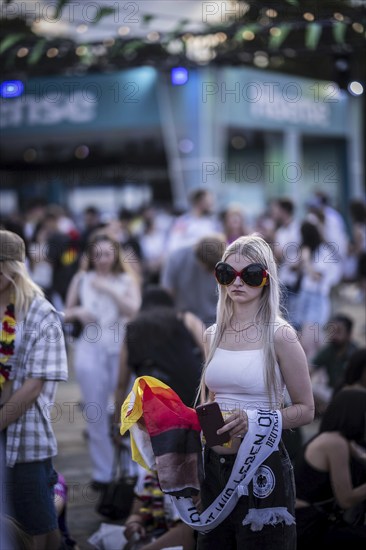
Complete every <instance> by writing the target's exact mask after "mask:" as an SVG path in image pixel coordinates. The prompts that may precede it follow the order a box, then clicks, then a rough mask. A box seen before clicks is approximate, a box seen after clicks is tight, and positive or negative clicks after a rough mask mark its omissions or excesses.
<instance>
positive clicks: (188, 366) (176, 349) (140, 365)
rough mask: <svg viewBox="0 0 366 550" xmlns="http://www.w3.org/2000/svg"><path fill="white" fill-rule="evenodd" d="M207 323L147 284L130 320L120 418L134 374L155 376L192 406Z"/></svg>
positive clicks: (122, 367)
mask: <svg viewBox="0 0 366 550" xmlns="http://www.w3.org/2000/svg"><path fill="white" fill-rule="evenodd" d="M204 332H205V325H204V324H203V323H202V321H201V320H200V319H199V318H198V317H196V316H195V315H193V314H192V313H191V312H190V311H179V310H177V309H176V308H175V306H174V301H173V298H172V296H171V294H170V293H169V292H168V291H167V290H165V289H163V288H162V287H160V286H159V285H147V286H146V288H145V290H144V292H143V296H142V304H141V308H140V311H139V313H138V314H137V315H136V317H135V318H134V319H133V320H132V321H130V322H129V323H128V324H127V327H126V338H125V341H124V343H123V348H122V353H121V357H120V366H119V382H118V386H117V391H116V403H117V406H116V422H117V423H118V424H119V416H120V409H121V406H122V403H123V401H124V399H125V397H126V395H127V389H128V387H129V384H130V379H131V377H133V378H135V377H138V376H153V377H155V378H158V379H159V380H161V381H162V382H164V383H165V384H167V385H168V386H170V387H171V388H172V389H173V390H174V391H175V392H176V393H177V394H178V395H179V397H180V398H181V400H182V401H183V402H184V404H185V405H187V406H188V407H192V406H193V403H194V399H195V395H196V392H197V388H198V385H199V381H200V376H201V367H202V362H203V351H204V348H203V334H204Z"/></svg>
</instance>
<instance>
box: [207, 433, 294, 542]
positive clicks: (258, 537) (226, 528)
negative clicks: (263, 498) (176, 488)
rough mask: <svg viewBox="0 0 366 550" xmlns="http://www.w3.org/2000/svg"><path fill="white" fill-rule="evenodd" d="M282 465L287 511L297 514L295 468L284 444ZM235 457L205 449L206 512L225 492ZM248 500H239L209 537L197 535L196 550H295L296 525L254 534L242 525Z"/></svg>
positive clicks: (279, 526)
mask: <svg viewBox="0 0 366 550" xmlns="http://www.w3.org/2000/svg"><path fill="white" fill-rule="evenodd" d="M280 454H281V463H282V469H283V477H284V483H285V492H286V500H287V508H288V511H289V512H290V513H291V514H293V515H295V482H294V475H293V466H292V463H291V460H290V458H289V456H288V453H287V451H286V449H285V447H284V445H283V444H282V443H281V445H280ZM235 459H236V455H218V454H217V453H215V452H214V451H212V450H211V449H206V450H205V479H204V481H203V484H202V486H201V501H202V507H203V509H205V508H207V506H209V505H210V504H211V503H212V502H213V501H214V500H215V498H216V497H217V496H218V495H219V494H220V492H221V491H222V490H223V489H224V487H225V485H226V483H227V481H228V479H229V477H230V474H231V470H232V468H233V466H234V463H235ZM248 507H249V499H248V497H246V496H242V497H240V499H239V501H238V503H237V505H236V506H235V508H234V510H233V511H232V512H231V514H230V515H229V516H228V517H227V518H226V519H224V521H222V522H221V523H220V525H218V526H217V527H216V528H215V529H213V530H212V531H210V532H209V533H207V534H201V533H199V534H198V538H197V550H237V549H238V550H239V549H240V550H242V549H243V548H245V550H259V549H260V550H295V549H296V526H295V525H285V524H283V523H279V524H278V525H264V526H263V528H262V529H261V531H252V530H251V529H250V526H249V525H242V521H243V519H244V517H245V516H246V515H247V513H248Z"/></svg>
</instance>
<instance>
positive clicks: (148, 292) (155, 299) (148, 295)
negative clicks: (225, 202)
mask: <svg viewBox="0 0 366 550" xmlns="http://www.w3.org/2000/svg"><path fill="white" fill-rule="evenodd" d="M156 307H170V308H174V300H173V297H172V295H171V294H170V292H168V291H167V290H166V289H165V288H163V287H162V286H159V285H154V284H149V285H146V286H145V288H144V289H143V292H142V303H141V308H140V309H141V310H147V309H151V308H156Z"/></svg>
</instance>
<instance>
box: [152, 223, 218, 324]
mask: <svg viewBox="0 0 366 550" xmlns="http://www.w3.org/2000/svg"><path fill="white" fill-rule="evenodd" d="M225 246H226V237H225V235H223V234H221V233H213V234H208V235H206V236H204V237H201V238H200V239H199V240H198V242H197V243H196V244H194V245H190V246H186V247H183V248H179V249H178V250H175V251H173V252H172V253H170V254H168V256H167V258H166V260H165V263H164V266H163V269H162V273H161V279H160V284H161V286H162V287H164V288H165V289H166V290H168V291H169V292H170V293H171V294H172V296H173V299H174V302H175V305H176V307H177V309H178V310H179V311H190V312H191V313H193V314H194V315H196V316H197V317H198V318H199V319H201V321H202V322H203V323H204V324H205V325H206V326H208V325H210V324H212V323H213V322H214V321H215V318H216V307H217V298H218V295H217V285H216V282H215V278H214V277H212V273H213V271H214V268H215V265H216V264H217V262H218V261H220V259H221V256H222V252H223V250H224V249H225Z"/></svg>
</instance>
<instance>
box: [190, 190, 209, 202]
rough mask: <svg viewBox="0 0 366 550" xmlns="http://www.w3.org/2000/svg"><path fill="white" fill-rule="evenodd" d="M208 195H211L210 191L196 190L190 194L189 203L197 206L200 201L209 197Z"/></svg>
mask: <svg viewBox="0 0 366 550" xmlns="http://www.w3.org/2000/svg"><path fill="white" fill-rule="evenodd" d="M208 193H210V191H209V189H194V190H193V191H192V192H191V193H190V194H189V202H190V203H191V204H193V205H195V204H197V203H199V202H200V200H201V199H202V198H203V197H204V196H205V195H207V194H208Z"/></svg>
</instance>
